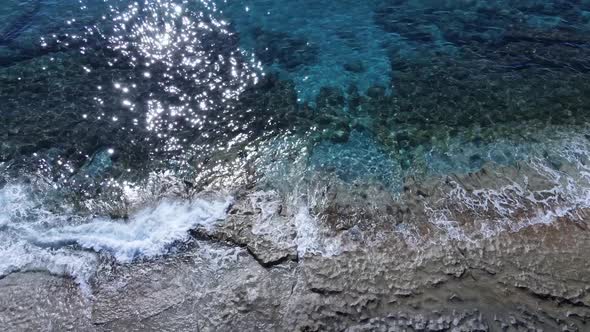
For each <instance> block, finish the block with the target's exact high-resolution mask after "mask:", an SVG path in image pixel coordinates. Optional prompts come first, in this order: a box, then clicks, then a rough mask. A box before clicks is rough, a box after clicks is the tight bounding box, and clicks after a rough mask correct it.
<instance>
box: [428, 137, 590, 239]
mask: <svg viewBox="0 0 590 332" xmlns="http://www.w3.org/2000/svg"><path fill="white" fill-rule="evenodd" d="M540 150H541V149H540ZM551 151H553V153H554V155H553V157H552V158H553V159H548V158H547V157H546V156H544V157H532V158H531V159H529V160H528V161H527V162H525V163H523V164H522V165H521V166H522V168H523V169H525V168H526V170H525V171H520V170H519V171H518V172H515V173H514V174H500V176H499V177H498V179H500V180H499V181H501V182H502V184H501V185H499V186H493V188H483V187H482V188H477V189H474V188H466V187H465V186H464V185H463V184H462V183H460V181H455V180H453V179H449V180H448V182H447V183H448V184H450V185H451V186H452V189H451V190H449V191H448V192H447V193H446V194H445V195H444V197H443V199H442V201H439V202H435V203H434V204H433V205H432V206H426V211H427V212H428V214H429V217H430V222H431V223H432V224H433V225H434V226H436V227H437V228H438V229H439V230H441V231H442V233H443V234H444V236H441V237H440V239H442V240H444V239H447V240H460V241H467V242H473V241H476V240H477V239H478V238H482V237H483V238H489V237H492V236H496V235H498V234H499V233H500V232H505V231H508V232H517V231H519V230H521V229H523V228H526V227H530V226H533V225H539V224H545V225H548V224H552V223H554V222H555V221H556V220H557V219H559V218H562V217H567V218H570V219H571V220H574V221H576V220H582V219H583V218H584V216H582V215H580V211H582V209H585V208H590V164H589V163H588V161H589V160H590V158H589V157H590V147H589V144H588V142H587V140H586V139H585V138H583V137H582V138H581V137H571V138H569V139H564V140H562V141H560V142H553V145H552V146H551ZM551 160H553V163H552V162H551ZM556 162H557V163H559V166H556V165H557V164H555V163H556ZM490 171H493V170H490ZM460 216H463V217H460ZM465 218H467V219H468V220H469V221H470V222H469V223H470V224H471V225H465V224H463V223H462V222H460V220H461V219H465Z"/></svg>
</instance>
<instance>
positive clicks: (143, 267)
mask: <svg viewBox="0 0 590 332" xmlns="http://www.w3.org/2000/svg"><path fill="white" fill-rule="evenodd" d="M499 172H500V174H504V175H506V174H510V170H509V169H504V170H503V171H499ZM488 174H491V170H488V171H485V172H482V173H480V174H479V175H478V176H477V178H473V177H470V176H465V177H463V178H462V179H461V180H460V181H461V183H463V184H464V186H465V188H469V186H473V188H476V187H478V186H480V185H481V183H485V182H486V181H487V180H486V178H488V180H489V181H491V182H492V183H498V181H497V179H494V178H493V175H488ZM458 181H459V180H458ZM442 182H444V180H443V181H442ZM499 185H501V184H499ZM533 186H537V185H533ZM539 186H541V187H542V184H541V183H539ZM436 188H439V189H436ZM539 188H540V187H539ZM439 190H440V187H439V185H437V184H435V183H430V184H417V183H414V184H412V183H408V184H407V185H406V187H405V193H404V195H403V197H401V199H400V198H397V199H396V198H392V197H391V196H390V194H388V193H387V192H386V191H383V190H379V189H378V188H375V187H373V188H371V187H370V186H369V187H364V188H363V187H357V188H356V189H354V190H350V188H349V187H347V186H346V185H345V184H340V185H338V184H337V183H333V184H332V185H330V186H329V187H327V188H326V190H325V191H324V192H325V194H318V195H319V196H318V197H322V196H328V197H331V196H332V199H330V198H328V199H327V200H325V201H324V202H323V203H322V201H321V200H317V199H313V200H311V201H314V202H317V203H316V204H315V205H314V204H312V205H311V207H310V209H311V210H310V211H309V212H308V213H307V214H306V213H303V212H302V211H297V210H296V209H294V207H293V206H292V205H290V203H289V202H288V201H284V200H282V199H281V198H280V195H278V194H277V193H273V192H264V191H253V192H247V193H244V194H243V195H242V196H238V197H237V199H236V201H235V202H234V204H233V205H232V206H231V207H230V210H229V215H228V218H227V220H226V221H225V222H223V223H222V224H220V225H219V226H218V227H215V228H212V229H197V230H195V233H194V236H195V240H194V241H192V244H189V245H188V246H186V247H185V250H184V252H181V253H178V254H175V255H171V256H167V257H163V258H160V259H157V260H145V261H139V262H135V263H132V264H123V265H122V264H114V263H111V262H109V261H108V260H105V261H104V262H103V263H102V264H101V267H100V268H99V269H98V270H97V272H96V275H95V277H94V278H93V281H92V283H91V284H90V294H88V293H85V292H84V291H83V290H81V289H80V288H79V286H78V285H76V284H75V283H73V282H72V281H70V280H69V279H67V278H66V279H64V278H61V277H54V276H50V275H47V274H45V273H20V274H19V273H16V274H12V275H10V276H8V277H5V278H3V279H2V280H0V289H1V290H2V292H0V294H1V295H0V304H1V306H2V307H1V308H0V320H1V321H2V323H3V326H4V327H8V328H9V329H18V328H19V326H21V327H24V326H27V327H30V326H32V325H30V324H31V321H34V323H35V324H41V325H39V326H44V324H49V323H48V322H51V323H50V324H51V326H52V328H57V329H61V328H70V329H80V328H85V329H88V330H97V331H106V330H121V329H125V330H162V329H164V330H194V329H197V328H198V329H199V330H202V331H207V330H248V331H250V330H252V331H253V330H300V331H310V330H311V331H320V330H342V329H346V330H352V331H374V330H409V331H419V330H426V331H446V330H458V331H476V330H482V331H496V330H514V331H519V330H531V329H532V330H534V329H542V330H562V329H563V330H571V331H584V330H586V328H587V324H588V321H587V319H588V317H590V302H589V301H590V300H589V297H588V284H589V282H590V280H588V275H589V273H588V272H589V271H590V265H589V263H588V262H587V259H586V253H588V252H589V251H590V233H588V230H587V229H588V228H587V218H586V217H585V216H587V211H585V210H578V211H576V212H575V213H572V214H571V215H570V216H568V217H563V218H558V219H557V220H556V221H555V222H554V223H551V224H532V225H529V226H527V227H523V228H521V229H520V230H518V231H506V232H501V233H498V234H496V235H494V236H490V237H485V238H480V239H477V240H475V241H473V240H469V239H468V238H464V239H461V238H453V237H446V240H445V236H444V231H443V229H441V228H438V227H437V226H436V225H435V224H433V223H432V221H429V214H428V209H427V208H426V209H425V206H429V205H428V204H425V202H428V201H430V202H437V201H440V200H439V198H440V197H441V194H440V193H437V191H439ZM334 195H337V196H339V197H340V199H339V200H338V204H340V205H338V206H337V207H335V206H334V205H332V204H335V203H334V202H335V200H334V199H333V196H334ZM334 209H336V210H337V211H338V213H334V212H333V211H334ZM382 209H384V210H383V211H382ZM463 213H464V215H465V216H468V215H469V211H463ZM302 214H303V215H307V216H314V217H315V218H313V219H308V218H304V217H302V216H301V215H302ZM574 215H575V216H578V217H573V216H574ZM465 220H470V221H471V222H475V223H480V222H482V221H478V220H477V218H474V217H471V219H469V218H465ZM467 222H469V221H467ZM314 225H315V226H314ZM351 225H354V226H352V227H351ZM400 225H402V226H411V225H414V226H417V228H416V232H415V233H410V234H412V235H414V236H415V237H414V238H413V239H412V238H409V237H407V235H408V233H404V229H403V228H400ZM314 227H316V229H315V231H313V232H310V228H314ZM466 227H467V228H465V229H466V231H467V230H468V229H469V227H468V225H467V226H466ZM406 230H407V229H406ZM446 231H448V230H446ZM312 233H314V234H316V236H310V234H312ZM303 236H304V237H303ZM302 239H305V240H307V241H309V240H312V242H301V240H302ZM49 293H52V294H59V296H58V297H55V296H47V294H49ZM43 294H45V295H43ZM47 301H54V302H51V303H50V304H49V305H48V303H47ZM24 304H26V305H24ZM44 322H47V323H44Z"/></svg>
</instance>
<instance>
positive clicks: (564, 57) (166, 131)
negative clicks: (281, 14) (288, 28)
mask: <svg viewBox="0 0 590 332" xmlns="http://www.w3.org/2000/svg"><path fill="white" fill-rule="evenodd" d="M163 3H164V2H158V5H157V6H154V7H150V6H140V7H137V8H135V9H136V10H137V11H138V12H140V11H145V12H142V13H144V14H145V13H148V14H151V13H152V12H150V11H151V10H153V11H156V12H158V13H160V11H161V12H163V13H165V14H166V15H170V16H171V17H174V18H175V20H176V21H174V22H173V23H174V24H172V25H170V26H175V27H178V26H182V24H187V25H188V23H186V22H187V21H183V20H182V18H179V17H180V16H178V17H177V16H174V15H176V14H174V13H176V12H177V10H176V9H175V8H172V7H166V6H165V5H163ZM10 4H11V6H13V7H15V8H17V7H18V13H19V15H14V19H13V20H11V21H7V22H6V23H2V25H1V26H0V52H1V53H0V202H4V201H2V199H5V200H7V199H6V197H4V196H9V195H8V194H5V193H4V191H1V190H3V189H5V188H9V187H10V186H11V185H20V186H27V188H32V189H30V191H33V192H34V195H33V196H35V197H34V198H35V200H31V201H32V202H33V203H34V204H33V203H31V204H29V205H24V208H21V209H22V211H20V210H19V211H16V212H15V215H16V216H17V217H19V218H21V219H26V218H24V217H22V215H24V216H27V217H31V218H37V217H39V216H41V217H43V216H50V217H53V216H58V217H56V218H55V219H56V220H57V221H55V220H52V219H48V220H50V222H47V221H46V220H45V219H40V220H41V222H37V223H33V222H30V220H25V222H24V223H25V226H23V227H24V228H25V229H27V230H33V229H34V227H37V226H39V225H38V224H42V226H46V225H47V224H50V225H52V224H51V223H53V222H55V226H56V227H57V226H60V227H62V226H63V224H60V223H65V224H66V226H67V227H69V228H67V227H66V228H67V230H69V231H70V233H68V237H65V238H60V237H57V240H54V241H50V240H46V241H44V240H45V239H43V238H41V239H39V238H36V239H34V241H33V240H31V242H27V241H29V240H30V239H31V238H33V236H32V235H31V234H30V233H31V232H29V233H26V234H25V235H27V236H25V237H20V238H19V237H17V240H13V241H12V242H10V241H8V240H7V241H4V242H5V243H3V245H5V244H6V243H8V244H9V245H12V244H13V243H16V244H18V245H20V244H21V243H23V245H22V247H19V248H20V249H19V250H21V251H20V253H21V254H23V256H25V257H37V256H35V255H36V254H37V251H36V250H39V251H41V252H43V253H46V255H45V256H40V257H41V259H40V260H38V261H33V260H31V261H30V262H29V261H26V264H22V265H18V266H17V265H14V266H13V265H12V264H13V263H12V262H13V261H8V260H7V262H8V263H3V262H0V270H1V272H2V274H0V275H1V276H2V277H1V278H0V326H2V327H5V328H7V329H9V330H24V329H39V330H43V329H49V330H68V329H69V330H82V329H85V330H89V331H112V330H197V331H219V330H222V331H234V330H235V331H238V330H240V331H258V330H276V331H285V330H297V331H326V330H329V331H332V330H346V331H535V330H545V331H553V330H562V331H585V330H588V324H589V321H588V319H590V297H589V295H588V292H589V289H590V288H589V286H588V285H590V280H589V278H590V273H589V272H590V265H589V263H588V259H587V256H588V253H589V252H590V233H589V232H588V222H589V217H588V212H589V211H588V209H589V208H590V203H589V202H590V199H589V195H588V193H589V192H590V191H589V189H588V188H590V178H589V177H588V174H590V168H589V166H588V165H590V158H589V156H590V154H589V153H588V151H590V132H589V131H588V128H589V127H588V122H589V120H590V118H589V117H590V112H589V111H590V84H589V83H588V82H590V70H589V69H590V39H589V37H588V36H590V34H589V32H590V15H589V14H588V13H590V3H588V2H587V1H583V0H580V1H568V0H563V1H552V2H546V1H511V0H505V1H494V2H482V1H471V0H466V1H427V0H422V1H409V0H408V1H404V0H384V1H375V2H372V1H371V2H370V6H371V8H372V11H371V12H370V15H369V17H370V19H371V21H372V22H373V23H374V24H375V26H374V27H372V28H376V29H380V30H379V31H380V32H381V33H382V34H384V35H385V36H387V38H384V39H383V40H380V47H381V51H383V53H384V54H386V55H387V63H389V68H390V73H389V72H388V75H389V76H388V79H389V82H388V83H389V84H387V85H384V84H382V82H381V83H379V84H377V83H375V84H373V86H371V87H370V88H369V89H359V87H358V86H357V85H355V84H351V85H350V86H349V87H348V88H347V89H342V88H341V87H339V86H337V85H329V84H327V85H324V86H322V87H321V88H320V89H319V90H318V91H317V94H316V95H315V96H314V99H313V100H302V99H301V98H300V91H299V88H298V84H300V83H301V82H296V80H294V79H293V77H292V76H289V75H290V74H293V73H296V72H298V71H304V69H305V68H306V67H307V66H320V65H321V63H322V61H323V60H322V52H323V47H325V45H322V44H321V43H318V42H316V41H315V40H313V38H308V36H305V35H302V34H300V33H295V32H293V33H287V32H284V31H275V30H272V29H269V28H268V27H267V26H261V27H257V28H255V29H253V30H248V31H239V30H238V28H236V26H234V25H232V24H229V23H227V22H225V21H223V20H216V18H215V15H210V16H207V15H201V16H199V19H200V20H201V21H200V22H201V23H202V24H203V25H206V26H207V27H208V28H207V29H200V30H198V29H196V28H195V30H191V32H193V33H194V34H193V36H196V37H195V39H194V40H189V39H188V37H187V38H186V39H183V38H180V37H179V38H178V39H177V41H179V42H178V43H177V44H175V46H170V47H171V48H173V47H176V48H173V49H172V51H170V52H166V50H167V49H166V48H164V49H165V50H164V51H163V50H162V49H161V48H158V47H157V45H158V44H157V43H156V42H154V41H153V40H149V42H147V43H143V44H142V42H144V41H145V36H143V35H134V34H133V33H127V32H125V33H121V32H120V31H117V29H111V30H109V33H112V34H115V37H116V38H105V37H104V36H102V35H101V34H99V33H97V31H103V30H102V28H104V26H100V29H98V28H96V27H97V26H95V25H94V24H95V23H96V22H97V20H96V18H95V17H93V16H92V15H88V16H87V17H83V18H82V19H81V22H82V23H72V24H71V25H69V26H68V27H66V28H64V27H56V26H53V25H51V24H49V23H47V22H45V21H43V20H44V19H46V17H45V16H43V13H44V12H43V11H42V10H41V11H39V10H40V9H39V8H38V6H45V2H42V1H41V2H40V1H26V2H23V4H22V6H20V7H19V6H17V5H15V3H13V2H11V3H10ZM206 4H208V3H206V2H203V3H199V4H198V5H195V6H197V8H198V9H199V10H201V9H202V7H198V6H205V5H206ZM61 5H63V6H66V7H67V6H73V5H72V4H71V3H69V2H64V4H60V6H61ZM241 5H242V4H241V3H240V6H241ZM205 7H206V6H205ZM11 8H12V7H11ZM68 8H69V7H68ZM123 8H124V9H125V7H124V6H123ZM363 8H364V7H363ZM11 10H15V11H16V9H11ZM203 10H204V9H203ZM180 11H182V9H181V10H180ZM204 11H205V12H207V11H206V10H204ZM195 12H196V11H195ZM208 13H209V12H208ZM111 14H112V15H114V17H115V18H117V17H118V16H117V15H118V14H120V13H116V12H115V13H114V14H113V12H111ZM111 14H109V15H111ZM123 14H125V13H123ZM187 15H188V14H187ZM216 15H217V14H216ZM156 16H157V15H156ZM142 17H144V16H141V15H139V16H137V17H134V18H133V20H131V22H129V23H128V24H129V26H134V24H136V25H141V24H142V23H143V21H142ZM145 17H152V16H150V15H147V16H145ZM195 17H197V16H195ZM111 18H112V17H111ZM134 20H136V21H134ZM106 21H107V23H108V20H106ZM44 22H45V23H44ZM88 22H91V23H92V27H93V28H91V29H87V30H84V29H81V27H82V26H84V25H85V24H87V23H88ZM97 24H98V23H97ZM175 24H176V25H175ZM155 26H159V25H158V24H155ZM111 28H112V27H111ZM192 28H194V26H191V27H190V29H192ZM186 29H189V28H186ZM130 30H131V29H130ZM172 30H174V29H172ZM72 31H76V32H77V33H80V34H82V35H83V36H84V37H85V38H72V36H71V33H72ZM84 31H86V33H87V34H83V32H84ZM89 31H90V32H89ZM53 32H55V37H53V38H52V39H50V38H47V39H43V41H44V42H46V45H45V46H43V47H40V46H39V45H36V44H35V43H30V44H29V43H27V42H26V41H27V40H29V41H30V40H33V39H36V38H37V37H39V35H40V34H47V33H53ZM355 33H357V32H354V31H353V32H351V31H349V32H348V33H346V31H344V32H342V33H340V34H339V35H338V36H337V37H338V38H339V40H344V41H346V42H347V43H349V44H351V45H353V44H354V43H356V42H358V40H357V39H358V38H357V37H356V36H355ZM247 34H251V35H252V37H253V38H252V41H253V50H252V51H253V54H248V53H247V52H242V51H241V50H240V48H241V47H242V46H241V45H242V44H241V40H242V38H243V37H244V36H245V35H247ZM118 43H119V44H118ZM66 44H69V46H66ZM121 44H125V46H126V47H119V46H121ZM154 45H156V46H154ZM146 49H148V50H149V51H151V52H152V53H150V54H148V55H147V56H146V55H145V54H143V53H142V52H144V51H145V50H146ZM175 52H178V53H179V54H181V55H182V56H177V53H175ZM142 57H143V58H145V57H148V58H149V59H150V60H153V64H152V63H150V65H149V66H147V65H145V63H142V62H141V61H138V59H143V58H142ZM187 59H188V60H187ZM339 60H342V59H339ZM345 60H346V61H339V62H337V64H338V68H339V70H340V71H342V72H343V73H345V75H352V76H354V75H363V74H365V73H367V72H370V70H371V61H369V60H370V59H357V60H356V61H355V60H350V59H345ZM258 61H260V62H261V63H263V64H264V65H265V66H267V67H265V68H264V69H265V70H263V69H262V67H260V65H259V64H258V63H259V62H258ZM340 62H342V64H340ZM197 64H198V65H197ZM154 78H155V79H154ZM3 195H4V196H3ZM15 196H16V198H12V197H9V199H10V201H11V202H13V203H14V201H15V202H16V203H14V204H15V206H19V207H20V205H18V203H20V201H24V200H26V195H24V194H23V195H20V193H19V195H15ZM209 196H211V197H217V196H223V197H231V199H227V200H226V201H227V202H231V203H228V204H227V207H226V205H223V206H222V207H223V211H221V212H222V213H219V215H223V217H218V215H217V214H212V217H211V218H209V219H211V220H209V219H207V222H206V223H205V222H204V223H197V222H194V221H193V220H192V219H191V220H188V223H187V225H189V226H190V227H188V232H184V231H183V232H182V236H180V237H173V236H170V237H167V235H166V234H165V235H164V240H161V239H160V238H158V239H157V240H158V241H160V240H161V241H162V242H163V243H159V244H161V247H162V248H163V249H162V250H161V251H157V252H156V254H154V255H152V256H148V255H143V256H142V255H141V252H139V250H136V251H133V252H132V253H131V254H130V257H131V258H130V259H129V260H127V261H120V260H117V258H116V257H115V256H116V255H113V251H116V250H114V249H112V248H110V247H109V244H110V243H111V242H110V241H111V240H112V239H110V238H107V239H106V240H105V242H107V244H104V243H102V244H101V246H92V245H84V244H82V241H81V240H80V239H79V238H76V236H80V233H81V232H80V230H79V229H78V228H75V227H76V226H80V225H84V224H85V223H97V222H99V221H100V222H102V223H103V224H104V225H130V224H132V223H133V220H132V216H134V214H136V213H138V211H139V212H140V213H144V214H148V215H147V217H146V218H145V219H148V220H149V221H154V220H156V219H155V217H152V216H151V215H149V212H145V211H146V210H145V209H146V207H147V209H148V210H149V209H152V210H156V209H157V206H158V204H160V203H161V202H163V201H166V202H169V201H171V202H189V203H194V202H200V201H199V200H200V199H203V198H204V197H205V198H206V197H209ZM23 197H25V198H23ZM224 202H225V201H224ZM7 206H8V205H7ZM39 206H42V209H40V208H39ZM172 207H173V208H174V207H176V205H172ZM200 208H201V207H200ZM195 209H196V210H198V209H197V208H195ZM29 210H31V211H33V213H31V214H27V213H28V211H29ZM152 210H149V211H152ZM202 210H203V212H204V213H205V212H207V213H208V210H207V209H205V208H202ZM1 211H3V210H2V209H0V212H1ZM142 211H143V212H142ZM198 211H200V210H198ZM171 215H173V214H164V217H165V218H164V219H163V220H164V221H165V222H167V221H169V219H174V218H171V217H170V216H171ZM11 216H12V215H11ZM190 216H191V218H192V216H193V215H192V214H191V215H190ZM6 218H8V217H4V216H3V215H1V214H0V236H4V235H5V234H8V235H11V236H12V235H14V234H17V230H20V229H19V228H16V227H13V226H12V225H11V222H12V220H8V219H6ZM97 218H99V219H97ZM166 218H168V219H166ZM189 219H190V218H189ZM7 220H8V221H7ZM89 220H90V221H89ZM156 221H157V220H156ZM15 223H16V222H15ZM156 224H157V222H156ZM148 225H153V223H152V224H148ZM20 226H22V225H19V227H20ZM132 226H133V225H132ZM181 226H183V227H184V225H181ZM130 227H131V226H130ZM62 228H63V227H62ZM137 228H141V227H137ZM148 228H149V227H148ZM41 229H42V230H45V228H41ZM180 229H182V230H184V228H180ZM100 231H101V232H103V231H102V230H100ZM141 231H143V228H142V229H141ZM104 233H106V231H104V232H103V233H100V232H99V234H98V235H96V233H93V234H91V236H90V235H87V234H86V235H85V234H82V235H84V236H86V237H85V239H88V238H91V240H94V237H99V236H101V235H102V236H104ZM139 233H140V235H141V236H144V237H140V238H139V240H138V239H137V238H134V237H132V236H130V237H129V238H125V236H127V235H128V234H123V235H124V236H123V238H124V240H125V241H137V242H141V241H144V240H145V237H147V238H148V240H149V236H145V234H144V233H142V232H139ZM43 234H44V235H45V236H47V237H49V235H50V234H49V232H45V233H43ZM72 234H73V235H72ZM17 235H19V234H17ZM51 235H55V234H54V233H51ZM93 236H94V237H93ZM7 238H8V239H12V238H9V237H7ZM0 239H4V238H0ZM116 240H119V238H117V239H116ZM114 241H115V240H113V242H114ZM166 241H168V242H166ZM15 246H16V245H15ZM3 248H4V247H0V253H2V249H3ZM7 248H9V249H10V248H12V247H7ZM63 250H67V252H68V253H71V252H76V253H81V255H82V254H84V255H86V254H87V255H88V256H91V257H92V261H91V262H90V263H88V262H87V261H83V263H84V264H85V265H84V271H83V272H84V273H85V274H83V273H77V272H78V271H75V269H74V268H73V267H72V266H73V265H68V264H69V263H68V262H65V261H66V260H67V259H66V258H63V257H62V256H59V255H58V254H62V253H63ZM6 252H8V249H7V250H6ZM4 255H7V254H6V253H4ZM56 260H57V262H55V261H56ZM50 263H55V264H53V265H52V266H51V268H48V267H47V266H48V265H50ZM6 271H8V272H6ZM44 271H45V272H44ZM47 271H48V272H49V273H47Z"/></svg>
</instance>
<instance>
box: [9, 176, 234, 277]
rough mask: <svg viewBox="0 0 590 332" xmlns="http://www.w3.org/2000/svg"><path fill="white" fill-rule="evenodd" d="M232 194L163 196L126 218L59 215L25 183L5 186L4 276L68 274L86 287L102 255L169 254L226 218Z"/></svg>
mask: <svg viewBox="0 0 590 332" xmlns="http://www.w3.org/2000/svg"><path fill="white" fill-rule="evenodd" d="M231 202H232V198H231V197H229V196H223V197H213V198H209V197H207V198H204V197H203V198H201V197H199V198H194V199H191V200H178V199H171V198H167V199H162V200H160V201H158V202H157V203H154V204H152V205H149V206H146V207H144V208H141V209H139V210H137V211H136V212H134V213H132V214H131V215H130V216H129V217H128V218H127V219H112V218H108V217H83V216H79V215H76V214H66V213H55V212H51V211H49V210H47V209H46V208H45V207H44V206H43V204H42V203H41V202H40V201H39V200H36V199H35V198H33V197H32V196H31V195H30V191H29V189H28V188H27V187H26V186H24V185H16V184H11V185H7V186H5V187H4V188H2V189H0V228H2V229H3V231H2V232H0V241H1V243H0V276H5V275H7V274H9V273H12V272H16V271H37V270H39V271H47V272H50V273H53V274H58V275H68V276H71V277H73V278H75V279H76V281H77V282H79V283H80V284H81V285H84V284H86V283H87V281H88V280H89V279H90V278H91V277H92V274H93V273H94V271H95V269H96V265H97V264H96V263H97V258H98V256H97V253H102V254H106V255H109V256H111V257H113V258H114V259H115V260H117V261H118V262H121V263H129V262H132V261H134V260H136V259H141V258H152V257H157V256H161V255H164V254H166V253H168V252H169V250H170V249H171V247H172V246H173V245H174V244H176V243H179V242H184V241H186V240H188V238H189V231H190V230H191V229H193V228H196V227H205V228H208V227H212V226H213V225H214V224H215V223H216V222H220V221H222V220H223V219H224V218H225V215H226V212H227V209H228V207H229V206H230V204H231Z"/></svg>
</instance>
